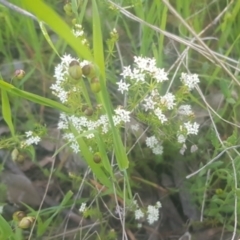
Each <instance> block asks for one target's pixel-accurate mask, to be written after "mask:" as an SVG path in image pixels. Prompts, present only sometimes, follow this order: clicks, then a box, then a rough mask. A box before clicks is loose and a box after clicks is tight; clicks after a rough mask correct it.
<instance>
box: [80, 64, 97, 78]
mask: <svg viewBox="0 0 240 240" xmlns="http://www.w3.org/2000/svg"><path fill="white" fill-rule="evenodd" d="M82 73H83V75H84V76H86V77H88V78H90V79H91V78H94V77H96V76H97V70H96V67H95V66H94V65H93V64H92V63H88V64H86V65H84V66H83V67H82Z"/></svg>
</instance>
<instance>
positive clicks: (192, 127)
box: [184, 122, 199, 135]
mask: <svg viewBox="0 0 240 240" xmlns="http://www.w3.org/2000/svg"><path fill="white" fill-rule="evenodd" d="M184 127H185V128H186V130H187V135H189V134H195V135H197V134H198V128H199V124H198V123H196V122H194V123H191V122H187V123H184Z"/></svg>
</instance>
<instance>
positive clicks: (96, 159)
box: [93, 152, 102, 163]
mask: <svg viewBox="0 0 240 240" xmlns="http://www.w3.org/2000/svg"><path fill="white" fill-rule="evenodd" d="M93 161H94V162H95V163H100V162H101V161H102V159H101V155H100V153H99V152H96V153H95V154H94V156H93Z"/></svg>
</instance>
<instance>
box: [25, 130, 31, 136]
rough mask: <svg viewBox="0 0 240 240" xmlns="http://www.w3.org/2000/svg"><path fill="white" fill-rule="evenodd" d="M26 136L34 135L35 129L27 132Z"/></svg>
mask: <svg viewBox="0 0 240 240" xmlns="http://www.w3.org/2000/svg"><path fill="white" fill-rule="evenodd" d="M25 135H26V137H31V136H32V135H33V131H28V132H25Z"/></svg>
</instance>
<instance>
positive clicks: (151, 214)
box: [147, 205, 159, 225]
mask: <svg viewBox="0 0 240 240" xmlns="http://www.w3.org/2000/svg"><path fill="white" fill-rule="evenodd" d="M147 214H148V215H147V221H148V223H149V224H150V225H151V224H153V223H154V222H156V221H158V219H159V210H158V208H156V207H155V206H151V205H149V206H148V209H147Z"/></svg>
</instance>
